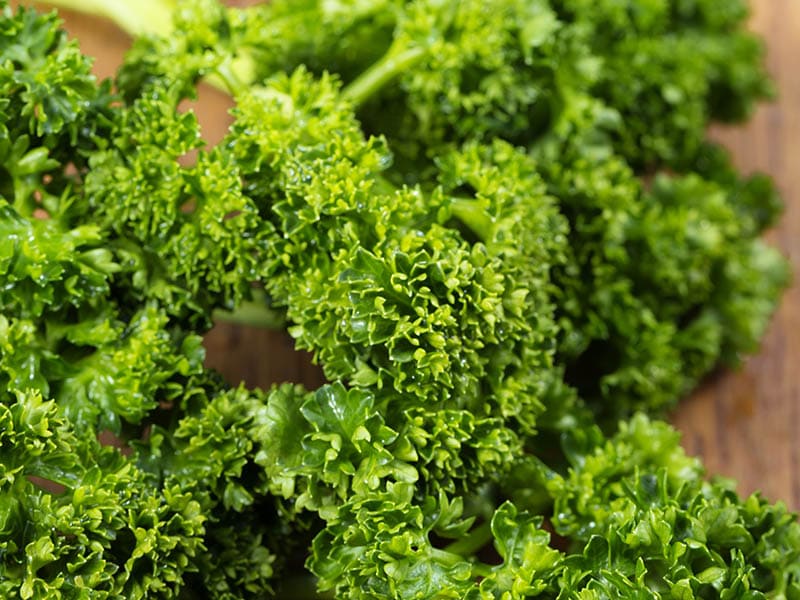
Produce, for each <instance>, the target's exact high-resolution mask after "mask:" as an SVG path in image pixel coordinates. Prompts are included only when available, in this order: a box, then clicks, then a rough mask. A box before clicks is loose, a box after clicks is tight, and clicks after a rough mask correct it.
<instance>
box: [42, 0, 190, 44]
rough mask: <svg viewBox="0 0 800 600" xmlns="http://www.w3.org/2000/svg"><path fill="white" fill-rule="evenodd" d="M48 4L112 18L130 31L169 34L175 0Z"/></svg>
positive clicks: (54, 0) (61, 0)
mask: <svg viewBox="0 0 800 600" xmlns="http://www.w3.org/2000/svg"><path fill="white" fill-rule="evenodd" d="M47 3H48V4H51V5H53V6H57V7H59V8H66V9H67V10H74V11H76V12H82V13H89V14H95V15H100V16H103V17H106V18H107V19H111V20H112V21H114V23H116V24H117V26H118V27H120V28H121V29H123V30H124V31H125V32H127V33H128V34H129V35H131V36H133V37H136V36H140V35H144V34H148V33H152V34H156V35H162V36H163V35H169V33H170V32H171V31H172V12H173V11H174V10H175V1H174V0H137V1H136V2H132V1H131V0H47Z"/></svg>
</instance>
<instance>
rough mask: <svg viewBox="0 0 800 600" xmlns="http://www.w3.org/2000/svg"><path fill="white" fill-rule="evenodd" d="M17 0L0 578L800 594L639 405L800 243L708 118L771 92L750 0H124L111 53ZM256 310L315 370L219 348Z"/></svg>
mask: <svg viewBox="0 0 800 600" xmlns="http://www.w3.org/2000/svg"><path fill="white" fill-rule="evenodd" d="M0 6H2V17H0V89H2V98H3V100H2V103H0V232H2V234H3V235H2V240H3V241H2V243H0V282H2V285H1V286H0V305H2V309H3V310H2V314H0V398H2V400H0V420H2V421H3V423H4V424H3V426H2V434H0V457H1V458H0V469H1V471H0V472H2V477H1V478H0V548H2V553H0V589H2V590H3V593H4V595H5V597H9V598H23V599H26V600H27V599H28V598H76V599H77V598H82V599H83V598H92V599H93V598H215V599H226V600H227V599H230V600H233V599H240V598H265V597H272V596H278V597H281V596H282V597H287V598H302V597H316V594H322V595H323V597H325V596H324V595H325V594H329V593H332V594H334V595H335V597H337V598H400V597H403V598H406V597H407V598H470V599H473V598H474V599H488V598H504V599H515V598H526V597H540V598H551V599H567V598H569V599H572V598H575V599H581V600H587V599H597V600H600V599H606V598H608V599H612V598H647V599H650V598H653V599H658V598H673V597H675V598H723V599H724V598H748V599H758V598H765V599H766V598H800V566H799V565H800V526H798V524H797V522H796V520H795V519H794V517H793V516H792V515H790V514H788V513H787V512H786V510H785V508H784V507H783V506H782V505H770V504H769V503H767V502H765V501H764V500H763V499H761V498H760V497H758V496H753V497H751V498H749V499H741V498H739V497H738V496H737V495H736V494H735V493H734V492H733V491H732V490H731V489H730V487H729V486H728V485H727V484H725V483H723V482H719V481H714V482H708V481H706V479H705V477H704V473H703V470H702V467H701V466H700V465H699V464H698V462H697V461H696V460H694V459H691V458H688V457H686V456H685V454H684V453H683V451H682V450H681V449H680V447H679V445H678V438H677V435H676V434H675V432H674V431H673V430H672V429H670V428H669V427H668V426H667V425H665V424H663V423H660V422H658V421H656V420H653V419H652V416H651V417H648V416H645V413H649V414H651V415H657V414H659V413H660V412H661V411H663V409H664V408H666V407H669V406H671V405H672V403H674V402H675V401H676V400H677V399H678V398H679V397H680V396H681V395H682V394H684V393H685V392H687V391H688V390H689V389H691V387H692V386H693V385H694V384H695V383H696V381H697V380H698V379H699V378H700V377H702V375H703V374H704V373H706V372H708V370H709V369H711V368H712V367H714V366H715V365H716V364H718V363H719V362H723V363H728V364H735V362H736V360H737V359H738V356H739V355H740V354H741V353H742V352H746V351H749V350H752V349H753V348H754V347H755V345H756V344H757V341H758V338H759V337H760V335H761V333H762V331H763V329H764V327H765V325H766V322H767V320H768V319H769V316H770V314H771V311H772V310H773V308H774V303H775V301H776V298H777V296H778V294H779V293H780V291H781V289H782V288H783V286H784V285H785V283H786V279H787V268H786V264H785V261H784V260H783V258H782V257H780V256H779V255H778V254H777V253H776V252H775V251H774V250H772V249H770V248H768V247H767V246H765V245H764V244H763V243H762V242H761V241H760V240H759V239H758V236H759V234H760V233H761V232H762V231H763V229H764V228H765V227H767V226H768V225H769V224H771V223H772V222H773V221H774V219H775V218H776V216H777V214H778V212H779V202H778V200H777V199H776V196H775V193H774V190H773V188H772V184H771V183H770V181H769V179H768V178H766V177H764V176H754V177H751V178H742V177H741V176H740V175H739V174H738V173H736V171H735V170H734V169H733V168H732V167H731V166H730V163H729V161H728V159H727V156H726V155H725V153H724V152H723V151H722V150H721V149H719V148H717V147H715V146H713V145H711V144H710V143H708V142H706V141H705V138H704V130H705V127H706V125H707V123H708V122H709V120H711V119H731V120H732V119H741V118H743V117H745V116H746V115H747V113H748V111H749V109H750V107H751V106H752V104H753V103H754V102H755V101H757V100H758V99H760V98H762V97H765V96H767V95H768V94H769V93H770V84H769V81H768V79H767V78H766V76H765V75H764V73H763V72H762V70H761V67H760V65H759V60H760V46H759V43H758V41H757V40H755V39H754V38H753V37H752V36H750V35H749V34H746V33H744V32H743V30H742V29H741V24H742V20H743V18H744V16H745V11H744V10H743V7H742V6H741V5H740V4H739V3H738V2H734V3H733V4H730V3H729V4H727V5H726V7H724V8H723V7H722V6H721V5H720V4H719V3H717V2H711V1H708V2H706V1H701V0H696V1H680V2H678V1H673V2H666V1H648V2H644V1H643V0H635V1H634V0H631V1H629V2H623V3H620V2H610V1H609V2H600V3H596V2H591V3H590V2H582V1H579V0H571V1H566V0H565V1H558V0H549V1H548V0H525V1H523V0H496V1H493V2H488V3H487V2H478V1H476V0H460V1H458V2H442V1H439V0H414V1H401V0H380V1H378V2H363V1H359V0H348V1H343V2H327V1H326V2H320V1H317V0H303V1H297V0H292V1H288V0H286V1H285V0H274V1H273V2H271V3H269V4H267V5H259V6H254V7H251V8H247V9H230V8H225V7H224V6H222V5H220V4H218V3H217V2H216V1H215V0H197V1H194V2H184V3H179V4H178V5H177V6H172V3H171V2H167V1H165V2H162V3H159V2H154V3H153V6H152V7H149V8H146V7H145V5H142V7H143V8H142V10H143V11H145V9H146V10H147V11H149V10H154V11H155V12H153V13H146V12H143V13H142V14H140V15H138V16H137V14H136V11H135V9H131V8H130V7H129V6H127V5H123V4H117V3H114V2H108V3H105V4H100V5H98V6H97V7H94V9H95V10H98V11H103V12H105V13H108V14H111V15H112V16H115V17H116V18H117V19H118V20H119V21H120V22H121V23H122V24H123V25H125V26H127V27H128V29H129V30H130V31H132V32H134V33H136V34H141V37H138V38H137V40H136V41H135V43H134V46H133V48H132V50H131V51H130V53H129V54H128V56H127V58H126V60H125V63H124V64H123V66H122V67H121V69H120V71H119V73H118V76H117V77H116V79H115V80H114V81H113V82H98V81H96V79H95V78H94V77H93V76H92V75H91V74H90V63H89V60H88V59H87V58H85V57H83V56H82V55H81V54H80V52H79V51H78V50H77V47H76V45H75V44H74V43H72V42H69V41H67V40H66V38H65V35H64V33H63V32H62V31H61V30H60V29H59V24H58V21H57V19H56V18H55V17H54V16H53V15H50V16H42V15H38V14H37V13H35V12H34V11H31V10H25V9H20V10H18V11H17V12H13V11H12V10H11V9H10V8H9V7H8V6H7V5H6V4H5V2H3V3H2V4H0ZM79 8H80V7H79ZM83 8H87V7H83ZM173 9H174V12H173ZM148 14H151V15H152V16H151V18H150V19H148V18H147V15H148ZM167 14H173V17H172V18H171V19H167V17H166V16H165V15H167ZM159 15H162V16H161V17H159ZM156 17H158V18H156ZM148 32H149V33H148ZM678 74H679V75H678ZM203 79H207V80H209V81H211V82H213V83H215V84H216V85H219V86H221V87H223V88H224V89H226V90H227V91H228V92H229V93H230V94H231V95H232V96H233V99H234V101H235V108H234V109H233V118H234V121H233V124H232V126H231V127H230V129H229V132H228V134H227V136H226V137H225V138H224V139H223V140H222V141H221V142H220V143H219V144H217V145H215V146H213V147H209V146H208V145H207V144H206V143H205V142H204V141H203V140H202V139H201V137H200V130H199V126H198V123H197V119H196V118H195V116H194V115H193V114H192V113H191V112H187V111H185V110H183V109H182V101H183V100H185V99H187V98H191V97H193V96H194V94H195V93H196V86H197V85H198V83H199V82H200V81H201V80H203ZM259 312H262V313H263V315H261V316H262V317H263V319H262V320H269V321H271V322H272V323H284V324H285V326H286V327H287V328H288V331H289V332H290V333H291V335H292V336H293V337H294V338H295V340H296V343H297V347H298V348H303V349H308V350H311V351H312V352H313V354H314V356H315V358H316V360H318V361H319V363H320V364H321V365H322V367H323V369H324V371H325V374H326V376H327V378H328V379H329V383H327V384H325V385H324V386H322V387H320V388H319V389H316V390H307V389H305V388H303V387H302V386H299V385H292V384H288V383H287V384H283V385H280V386H276V387H275V388H273V389H271V390H266V391H262V390H247V389H245V388H243V387H241V386H240V387H238V388H237V387H231V386H230V385H228V384H227V383H225V382H224V381H222V380H221V378H220V377H219V376H217V375H216V374H215V373H213V372H211V371H210V370H208V369H206V368H204V367H203V358H204V356H203V349H202V345H201V342H202V339H201V335H202V334H203V333H204V332H205V331H206V330H207V329H208V328H209V327H210V326H211V324H212V322H213V320H214V318H216V317H218V316H219V315H227V316H228V317H229V318H231V315H233V317H232V318H236V319H239V320H242V319H244V318H245V317H247V318H249V317H251V316H252V315H254V314H256V315H257V316H258V313H259ZM105 432H111V433H113V434H114V438H115V441H116V443H117V445H118V446H119V448H113V447H109V446H106V445H102V444H101V443H100V442H99V441H98V438H102V437H103V436H104V435H105ZM302 565H305V567H306V569H307V571H305V572H304V570H303V568H302ZM303 573H305V574H303ZM315 590H316V591H315Z"/></svg>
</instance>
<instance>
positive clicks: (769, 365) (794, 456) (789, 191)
mask: <svg viewBox="0 0 800 600" xmlns="http://www.w3.org/2000/svg"><path fill="white" fill-rule="evenodd" d="M751 6H752V11H753V14H752V19H751V28H752V29H753V30H754V31H757V32H758V33H760V34H761V35H762V36H763V37H764V39H765V42H766V46H767V65H768V69H769V71H770V73H771V74H772V76H773V77H774V79H775V81H776V82H777V86H778V91H779V97H778V99H777V101H776V102H773V103H771V104H766V105H763V106H761V107H760V108H759V109H758V111H757V112H756V114H755V116H754V118H753V119H752V120H751V121H750V122H749V123H748V124H747V125H746V126H744V127H739V128H736V129H715V130H714V131H713V135H714V137H715V138H716V139H718V140H720V141H722V142H723V143H724V144H725V145H726V146H727V147H728V148H730V150H731V151H732V153H733V155H734V158H735V162H736V164H737V166H738V167H739V168H740V169H742V170H743V171H745V172H752V171H755V170H759V171H764V172H766V173H769V174H770V175H772V176H773V177H774V178H775V180H776V181H777V183H778V186H779V188H780V190H781V192H782V195H783V198H784V202H785V204H786V212H785V214H784V216H783V219H782V220H781V222H780V224H779V226H778V227H777V228H776V229H775V230H774V231H772V232H770V233H769V235H768V239H769V240H770V241H771V242H772V243H773V244H775V245H777V246H778V247H779V248H781V250H782V251H783V252H784V253H785V254H786V255H787V256H789V258H790V260H791V262H792V272H793V279H794V284H793V285H792V287H791V289H790V290H789V291H788V293H786V295H785V296H784V297H783V301H782V303H781V307H780V309H779V311H778V313H777V314H776V316H775V318H774V319H773V322H772V325H771V327H770V329H769V332H768V333H767V335H766V337H765V339H764V341H763V343H762V348H761V351H760V352H759V353H758V354H757V355H756V356H752V357H750V358H748V359H747V360H746V361H745V363H744V365H743V367H742V368H741V369H740V370H739V371H738V372H735V373H723V374H720V375H717V376H715V377H713V378H712V379H711V380H709V381H708V382H706V384H705V385H703V386H701V388H700V389H699V390H697V391H696V392H695V394H693V395H692V397H691V398H689V399H688V400H686V401H685V402H684V403H682V404H681V405H680V406H679V408H678V410H677V411H676V412H675V414H674V415H673V422H674V423H675V424H676V425H677V426H678V427H679V428H680V429H681V431H683V432H684V446H685V447H686V448H687V449H688V450H689V452H692V453H695V454H699V455H701V456H702V457H703V458H704V459H705V461H706V464H707V466H708V469H709V471H711V472H712V473H719V474H724V475H726V476H730V477H735V478H736V479H738V481H739V490H740V491H741V492H742V493H750V492H752V491H754V490H761V491H763V492H764V494H765V495H766V496H768V497H770V498H774V499H781V500H783V501H785V502H786V503H787V504H788V505H789V506H791V507H792V508H793V509H794V510H798V509H800V436H798V431H800V365H798V359H800V337H798V332H800V285H798V283H799V282H800V271H799V270H798V268H799V266H800V72H799V71H798V69H797V65H798V63H797V61H798V58H800V2H797V1H796V0H751Z"/></svg>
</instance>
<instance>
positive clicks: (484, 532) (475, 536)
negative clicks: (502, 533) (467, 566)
mask: <svg viewBox="0 0 800 600" xmlns="http://www.w3.org/2000/svg"><path fill="white" fill-rule="evenodd" d="M491 539H492V526H491V523H490V522H489V521H485V522H484V523H482V524H481V525H478V526H477V527H476V528H475V529H473V530H472V531H470V532H469V534H468V535H467V536H466V537H463V538H461V539H458V540H456V541H455V542H453V543H452V544H450V545H449V546H447V547H446V548H445V549H444V551H445V552H448V553H450V554H458V555H459V556H463V557H464V558H467V557H470V556H472V555H473V554H475V553H476V552H477V551H478V550H480V549H481V548H483V547H484V546H485V545H486V544H487V543H488V542H489V540H491Z"/></svg>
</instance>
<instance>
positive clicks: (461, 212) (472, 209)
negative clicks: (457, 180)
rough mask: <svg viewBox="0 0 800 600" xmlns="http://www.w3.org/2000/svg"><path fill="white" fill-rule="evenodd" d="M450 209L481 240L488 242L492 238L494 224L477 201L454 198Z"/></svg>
mask: <svg viewBox="0 0 800 600" xmlns="http://www.w3.org/2000/svg"><path fill="white" fill-rule="evenodd" d="M450 207H451V209H452V211H453V215H455V217H456V218H457V219H458V220H459V221H461V222H462V223H464V225H466V226H467V227H469V228H470V229H471V230H472V232H473V233H474V234H475V235H477V236H478V237H479V238H480V239H481V240H483V241H486V240H490V239H491V238H492V230H493V229H494V223H493V222H492V219H491V217H489V216H487V215H486V211H484V210H483V209H482V208H481V206H480V204H479V203H478V202H477V201H475V200H471V199H468V198H457V197H454V198H453V201H452V204H451V205H450Z"/></svg>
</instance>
